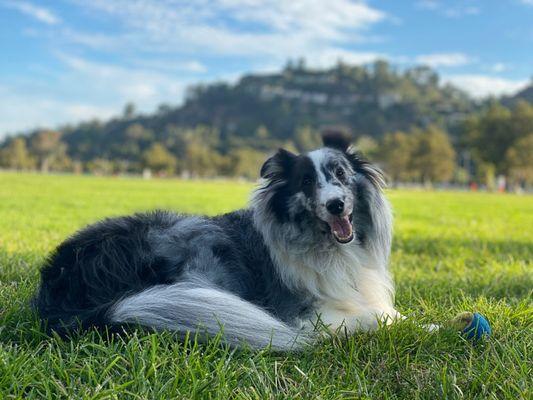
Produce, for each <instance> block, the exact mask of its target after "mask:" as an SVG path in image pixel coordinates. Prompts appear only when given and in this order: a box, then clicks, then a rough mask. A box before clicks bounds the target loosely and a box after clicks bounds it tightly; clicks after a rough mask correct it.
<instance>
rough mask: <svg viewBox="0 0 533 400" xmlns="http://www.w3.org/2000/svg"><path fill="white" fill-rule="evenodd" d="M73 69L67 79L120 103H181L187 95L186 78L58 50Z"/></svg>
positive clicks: (70, 69) (147, 104)
mask: <svg viewBox="0 0 533 400" xmlns="http://www.w3.org/2000/svg"><path fill="white" fill-rule="evenodd" d="M57 56H58V58H59V59H60V60H61V61H62V62H63V63H64V64H65V65H66V66H67V67H68V69H69V71H68V72H67V73H66V74H65V75H66V76H65V77H64V78H62V80H63V83H64V82H65V81H72V82H78V83H81V84H82V87H81V88H82V90H83V91H86V92H89V93H92V94H94V95H96V96H95V97H98V96H101V97H102V98H111V99H114V100H115V101H116V102H117V103H122V104H123V103H126V102H128V101H133V102H135V103H136V104H137V105H138V106H139V108H141V109H143V108H144V109H148V108H153V107H155V106H156V105H157V103H158V102H161V101H170V102H172V103H178V102H180V101H181V99H182V97H183V93H184V91H185V88H186V85H187V84H189V83H191V82H190V81H189V80H186V79H179V78H175V77H173V76H171V75H168V74H164V73H160V72H154V71H153V70H146V69H138V68H131V67H124V66H118V65H113V64H106V63H100V62H93V61H89V60H86V59H83V58H81V57H76V56H72V55H69V54H64V53H58V54H57Z"/></svg>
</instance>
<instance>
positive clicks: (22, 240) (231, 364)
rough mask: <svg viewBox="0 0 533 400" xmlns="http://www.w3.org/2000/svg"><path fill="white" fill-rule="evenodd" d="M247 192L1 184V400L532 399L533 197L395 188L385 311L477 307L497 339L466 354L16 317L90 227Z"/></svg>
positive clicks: (388, 333) (235, 198) (21, 178)
mask: <svg viewBox="0 0 533 400" xmlns="http://www.w3.org/2000/svg"><path fill="white" fill-rule="evenodd" d="M251 188H252V186H251V185H248V184H241V183H235V182H225V181H220V182H184V181H177V180H152V181H143V180H140V179H134V178H131V179H128V178H96V177H74V176H40V175H30V174H12V173H0V399H3V398H53V399H56V398H69V399H71V398H95V399H96V398H98V399H104V398H117V399H128V398H131V399H173V398H216V399H229V398H239V399H269V398H280V399H281V398H310V399H316V398H320V399H333V398H372V399H385V398H404V399H416V398H424V399H438V398H478V399H505V398H506V399H522V398H523V399H529V398H531V396H533V392H532V378H531V377H532V376H533V371H532V366H533V357H532V354H531V351H532V349H533V329H532V328H533V312H532V288H533V268H532V266H531V260H532V259H533V198H532V197H531V196H514V195H500V194H482V193H478V194H472V193H454V192H442V193H439V192H419V191H391V192H390V193H389V197H390V199H391V201H392V203H393V206H394V210H395V220H396V222H395V240H394V248H393V255H392V261H391V268H392V271H393V274H394V276H395V279H396V282H397V306H398V308H399V310H400V311H401V312H402V313H403V314H406V315H409V316H412V317H413V319H415V320H417V321H420V322H424V323H429V322H437V323H439V322H444V321H445V320H447V319H448V318H450V317H452V316H453V315H455V314H456V313H458V312H460V311H463V310H478V311H480V312H481V313H483V314H485V315H486V316H487V317H488V318H489V319H490V321H491V322H492V326H493V330H494V335H493V337H492V339H491V340H490V341H489V342H488V343H485V344H480V345H476V346H474V345H472V344H471V343H469V342H467V341H465V340H463V338H462V337H460V335H458V334H456V333H455V332H452V331H450V330H443V331H440V332H438V333H435V334H428V333H426V332H424V331H423V330H421V329H420V328H418V327H417V326H416V325H415V324H414V323H412V322H406V323H403V324H398V325H396V326H393V327H390V328H387V329H382V330H380V331H378V332H376V333H372V334H356V335H353V336H352V337H350V338H347V339H343V340H340V339H333V338H332V339H331V340H327V341H325V343H322V344H320V345H317V346H316V347H315V348H313V349H310V350H309V351H307V352H305V353H303V354H289V355H284V354H274V353H271V352H268V351H261V352H251V351H243V350H241V351H232V350H231V349H228V348H226V347H223V346H221V345H220V344H219V343H218V342H217V341H216V340H214V341H213V342H212V343H210V344H208V345H198V344H195V343H194V341H188V342H185V343H183V342H179V341H177V340H176V339H175V338H174V337H173V336H172V334H170V333H163V334H149V333H146V332H142V331H138V332H136V333H135V334H132V335H131V336H128V337H122V338H116V337H112V338H102V337H101V336H99V334H98V333H97V332H89V333H87V334H85V335H84V336H81V337H78V338H76V339H74V340H72V341H63V340H61V339H59V338H56V337H48V336H46V335H45V334H43V333H42V332H41V330H40V329H39V324H38V321H37V319H36V318H35V316H34V315H33V314H32V312H31V311H30V309H29V308H28V306H27V301H28V299H29V298H30V296H31V295H32V293H33V291H34V290H35V288H36V285H37V282H38V269H39V266H40V264H41V263H42V261H43V259H44V258H45V257H46V254H47V253H48V252H49V251H50V250H52V249H53V248H54V246H56V245H57V244H59V243H60V241H61V240H63V239H64V238H65V237H66V236H67V235H69V234H70V233H72V232H73V231H74V230H76V229H78V228H80V227H82V226H83V225H84V224H87V223H89V222H92V221H96V220H97V219H99V218H101V217H104V216H109V215H119V214H123V213H130V212H133V211H140V210H147V209H153V208H156V207H161V208H168V209H173V210H176V211H183V212H197V213H207V214H216V213H220V212H225V211H229V210H232V209H235V208H238V207H241V206H243V205H244V204H245V203H246V200H247V198H248V196H249V192H250V189H251Z"/></svg>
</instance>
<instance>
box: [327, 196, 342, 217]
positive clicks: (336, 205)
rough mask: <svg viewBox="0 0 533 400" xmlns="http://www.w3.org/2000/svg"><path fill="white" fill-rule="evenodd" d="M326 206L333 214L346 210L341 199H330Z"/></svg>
mask: <svg viewBox="0 0 533 400" xmlns="http://www.w3.org/2000/svg"><path fill="white" fill-rule="evenodd" d="M326 208H327V209H328V211H329V212H330V213H331V214H333V215H340V214H342V212H343V211H344V201H342V200H341V199H333V200H329V201H328V202H327V203H326Z"/></svg>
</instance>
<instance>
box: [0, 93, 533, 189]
mask: <svg viewBox="0 0 533 400" xmlns="http://www.w3.org/2000/svg"><path fill="white" fill-rule="evenodd" d="M63 135H64V134H63V133H62V132H59V131H53V130H40V131H38V132H34V133H33V134H32V135H30V136H18V137H14V138H9V139H7V140H6V142H5V143H4V145H3V147H2V148H1V150H0V166H2V167H4V168H11V169H19V170H33V169H37V170H40V171H44V172H47V171H61V172H77V173H81V172H89V173H93V174H121V173H141V172H142V171H143V170H145V169H149V170H151V171H152V172H154V173H155V174H158V175H165V176H171V175H181V176H188V177H213V176H238V177H245V178H249V179H254V178H256V177H257V174H258V169H259V167H260V165H261V163H262V162H263V161H264V160H265V159H266V157H267V156H268V155H269V154H270V153H271V152H273V151H274V150H275V149H276V148H278V147H284V148H286V149H289V150H292V151H295V152H303V151H308V150H311V149H313V148H316V147H319V146H320V132H319V131H318V130H317V129H313V128H312V127H310V126H303V127H299V128H297V129H296V131H295V132H294V134H293V135H292V138H291V139H288V140H279V139H274V138H272V135H271V134H270V132H269V131H268V129H267V128H266V127H264V126H260V127H258V128H257V129H255V131H254V132H253V134H251V135H250V136H249V137H248V138H246V139H242V138H229V139H228V140H229V141H231V144H230V146H229V147H230V150H229V151H224V152H223V151H221V150H220V148H221V146H220V143H221V136H220V132H219V131H217V130H216V129H214V128H211V127H207V126H197V127H195V128H180V127H176V126H169V127H168V128H167V132H166V134H165V135H158V134H156V133H155V132H153V131H151V130H149V129H147V128H145V127H143V126H142V125H140V124H139V123H135V122H132V123H131V124H130V125H129V126H128V127H127V129H126V130H125V136H126V140H125V142H124V143H123V149H122V151H123V152H124V157H123V158H119V159H109V158H106V157H105V152H104V153H102V155H101V156H97V157H95V158H92V159H89V160H87V161H81V160H80V159H76V158H73V157H72V156H70V155H69V151H68V143H67V142H66V141H65V140H63V138H64V137H63ZM158 136H159V137H164V138H165V140H162V141H159V140H157V137H158ZM354 139H355V145H356V148H357V149H358V150H359V151H361V152H362V153H363V154H364V155H365V156H366V157H368V158H370V159H371V160H373V161H375V162H377V163H378V164H379V165H381V166H382V168H383V169H384V170H385V171H386V173H387V174H388V176H389V177H390V179H391V180H392V181H393V182H417V183H428V182H456V183H462V184H466V183H469V182H479V183H483V184H486V185H488V186H491V185H493V184H494V179H495V176H496V175H499V174H502V175H505V176H507V177H508V178H509V179H510V180H511V181H512V182H513V183H516V184H522V185H531V184H532V183H533V105H532V104H531V103H528V102H525V101H519V102H517V103H516V105H515V106H514V107H513V108H506V107H504V106H502V105H501V104H499V103H497V102H493V103H491V104H490V105H489V106H488V107H487V108H486V109H484V110H482V111H480V112H478V113H475V114H472V115H471V116H469V117H468V118H467V119H465V121H464V122H463V123H462V124H461V126H460V134H459V135H458V137H457V139H456V140H453V139H452V137H451V136H450V135H449V134H448V133H447V132H446V131H445V130H444V129H443V128H441V127H439V126H437V125H428V126H427V127H426V128H419V127H413V128H412V129H410V130H407V131H396V132H391V133H387V134H385V135H383V136H382V137H381V138H378V139H375V138H373V137H370V136H367V135H360V136H359V137H356V138H354ZM130 147H133V149H132V148H130Z"/></svg>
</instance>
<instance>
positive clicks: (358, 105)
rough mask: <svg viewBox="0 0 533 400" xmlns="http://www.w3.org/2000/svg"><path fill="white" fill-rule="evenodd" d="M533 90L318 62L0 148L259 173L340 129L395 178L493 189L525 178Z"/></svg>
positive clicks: (61, 158) (6, 155)
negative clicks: (483, 93) (490, 89)
mask: <svg viewBox="0 0 533 400" xmlns="http://www.w3.org/2000/svg"><path fill="white" fill-rule="evenodd" d="M528 93H530V89H526V90H524V91H523V92H521V93H519V94H517V96H515V97H513V98H512V100H513V105H512V106H511V107H509V108H506V107H504V106H502V105H501V104H500V102H498V101H497V100H494V99H491V100H490V101H486V102H481V103H477V102H475V101H473V100H472V99H471V98H469V97H468V96H467V95H466V94H465V93H464V92H462V91H460V90H459V89H457V88H455V87H453V86H450V85H442V84H440V83H439V77H438V75H437V74H436V73H435V72H434V71H432V70H431V69H429V68H427V67H415V68H411V69H408V70H405V71H399V70H397V69H394V68H392V67H390V66H389V65H388V64H387V63H386V62H383V61H379V62H376V63H374V64H372V65H368V66H349V65H345V64H338V65H337V66H336V67H333V68H330V69H323V70H313V69H309V68H306V67H305V65H304V64H303V63H299V64H298V65H291V64H289V65H287V66H286V67H285V68H284V69H283V70H282V71H280V72H278V73H272V74H263V75H258V74H249V75H245V76H243V77H242V78H241V79H240V80H238V81H237V82H236V83H233V84H230V83H224V82H219V83H212V84H207V85H197V86H193V87H191V88H189V90H188V92H187V95H186V98H185V100H184V102H183V105H181V106H179V107H171V106H168V105H161V106H160V107H159V108H158V110H157V111H156V112H154V113H153V114H149V115H141V114H138V113H137V112H136V111H135V106H134V105H133V104H129V105H127V106H126V107H125V109H124V112H123V114H122V115H121V116H118V117H116V118H113V119H111V120H108V121H98V120H94V121H88V122H84V123H80V124H77V125H72V126H64V127H60V128H57V129H56V130H42V129H40V130H36V131H33V132H29V133H28V134H26V135H22V136H19V137H11V138H7V139H6V140H4V142H3V143H2V144H0V167H7V168H12V169H26V170H27V169H36V168H37V169H40V170H41V171H49V170H52V171H75V172H81V171H88V172H92V173H98V174H110V173H140V172H142V171H143V170H144V169H149V170H151V171H154V172H155V173H158V174H161V175H173V174H180V175H184V176H220V175H223V176H243V177H248V178H254V177H256V175H257V170H258V165H260V164H261V163H262V162H263V161H264V160H265V158H266V157H267V155H268V154H269V153H271V152H272V151H273V150H274V149H276V148H278V147H285V148H287V149H290V150H293V151H305V150H309V149H311V148H315V147H317V146H319V145H320V131H321V130H323V129H324V128H336V129H342V130H344V131H346V132H348V133H349V134H350V135H351V136H352V138H354V139H355V140H356V141H357V145H358V148H359V149H360V150H361V151H362V152H364V153H365V154H366V155H367V156H368V157H370V158H372V159H373V160H374V161H377V162H379V163H380V164H381V165H382V166H383V167H384V168H385V170H386V171H387V172H388V173H389V174H390V175H391V176H392V178H393V179H394V180H400V181H417V182H420V181H427V180H431V181H439V182H440V181H449V180H450V179H453V180H455V181H460V182H462V183H465V182H467V181H469V180H470V179H478V180H483V181H485V182H487V185H492V183H491V182H493V179H492V178H490V177H491V176H493V175H494V174H496V173H498V174H500V173H503V174H509V175H510V176H514V178H513V179H514V180H515V181H516V182H529V181H533V172H531V171H532V170H531V166H530V162H529V158H530V157H528V152H529V151H530V150H529V149H530V147H531V146H533V138H531V137H530V136H531V135H530V133H531V132H530V130H529V129H530V128H529V127H530V126H531V124H530V122H529V121H533V105H532V104H531V103H530V102H527V101H525V100H524V99H527V98H528V96H529V94H528ZM510 99H511V98H509V101H511V100H510ZM502 100H503V101H505V100H506V99H502ZM487 177H489V178H487Z"/></svg>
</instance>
